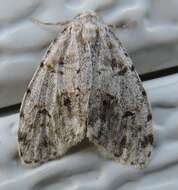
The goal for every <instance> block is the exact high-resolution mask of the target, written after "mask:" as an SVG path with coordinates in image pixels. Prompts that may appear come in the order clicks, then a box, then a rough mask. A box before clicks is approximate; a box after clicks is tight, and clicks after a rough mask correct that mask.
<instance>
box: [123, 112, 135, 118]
mask: <svg viewBox="0 0 178 190" xmlns="http://www.w3.org/2000/svg"><path fill="white" fill-rule="evenodd" d="M133 115H134V113H133V112H131V111H126V112H125V113H124V115H123V118H124V117H129V116H133Z"/></svg>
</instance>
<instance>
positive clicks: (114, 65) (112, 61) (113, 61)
mask: <svg viewBox="0 0 178 190" xmlns="http://www.w3.org/2000/svg"><path fill="white" fill-rule="evenodd" d="M111 67H112V69H114V68H115V67H117V61H116V59H115V58H113V59H112V60H111Z"/></svg>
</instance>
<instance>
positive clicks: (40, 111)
mask: <svg viewBox="0 0 178 190" xmlns="http://www.w3.org/2000/svg"><path fill="white" fill-rule="evenodd" d="M38 113H41V114H44V115H48V116H49V117H51V115H50V114H49V112H48V110H47V109H46V108H42V109H39V111H38Z"/></svg>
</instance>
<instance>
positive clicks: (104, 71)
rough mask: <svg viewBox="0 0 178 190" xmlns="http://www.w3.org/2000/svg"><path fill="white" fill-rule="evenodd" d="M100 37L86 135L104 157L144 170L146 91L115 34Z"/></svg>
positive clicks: (148, 132) (148, 118)
mask: <svg viewBox="0 0 178 190" xmlns="http://www.w3.org/2000/svg"><path fill="white" fill-rule="evenodd" d="M100 36H104V39H103V38H102V37H101V39H99V41H100V43H97V44H96V45H97V46H100V47H98V48H96V49H100V52H98V55H97V57H98V58H96V59H95V60H97V63H95V64H93V65H94V68H93V70H94V72H93V73H94V74H93V77H94V78H93V81H94V83H93V86H92V90H91V95H90V100H89V115H88V131H87V136H88V137H89V139H90V140H91V141H92V142H94V144H96V145H97V146H98V147H99V150H100V151H101V152H102V153H103V154H105V155H107V156H109V157H112V158H113V159H115V160H117V161H119V162H121V163H126V164H131V165H137V166H139V167H144V166H145V165H146V164H147V163H148V160H149V159H148V158H149V157H150V155H151V151H152V145H153V130H152V114H151V110H150V105H149V102H148V99H147V95H146V92H145V90H144V88H143V85H142V83H141V81H140V79H139V77H138V74H137V73H136V71H135V69H134V66H133V64H132V62H131V59H130V58H129V57H128V55H127V53H125V51H124V50H123V48H122V46H121V44H120V42H119V41H118V39H117V38H116V37H115V36H114V34H113V33H112V32H109V35H107V32H106V33H105V32H103V33H102V34H101V35H100ZM106 39H107V40H106ZM98 44H99V45H98ZM95 52H96V51H95ZM93 54H94V55H95V53H93Z"/></svg>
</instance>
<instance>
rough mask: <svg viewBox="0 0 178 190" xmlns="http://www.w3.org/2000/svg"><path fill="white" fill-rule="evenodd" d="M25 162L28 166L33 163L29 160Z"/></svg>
mask: <svg viewBox="0 0 178 190" xmlns="http://www.w3.org/2000/svg"><path fill="white" fill-rule="evenodd" d="M24 162H25V163H26V164H30V163H32V161H29V160H24Z"/></svg>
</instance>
